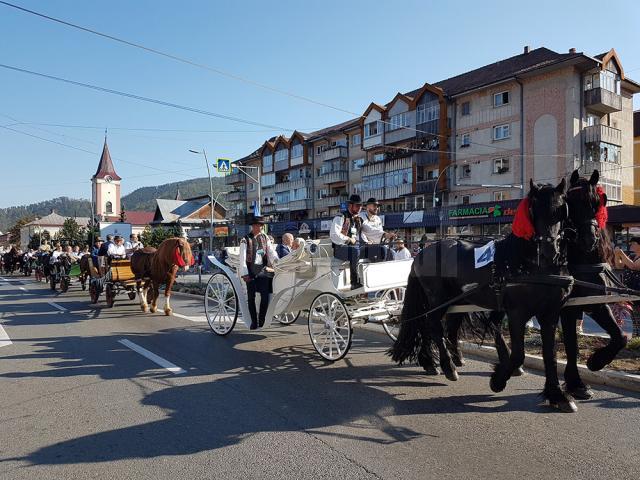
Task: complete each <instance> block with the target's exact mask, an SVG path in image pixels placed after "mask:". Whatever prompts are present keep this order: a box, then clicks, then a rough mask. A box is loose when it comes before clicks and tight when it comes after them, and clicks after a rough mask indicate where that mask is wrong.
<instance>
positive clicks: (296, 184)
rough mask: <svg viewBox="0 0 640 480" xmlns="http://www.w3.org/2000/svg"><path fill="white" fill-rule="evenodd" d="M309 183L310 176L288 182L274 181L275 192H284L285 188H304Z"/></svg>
mask: <svg viewBox="0 0 640 480" xmlns="http://www.w3.org/2000/svg"><path fill="white" fill-rule="evenodd" d="M310 185H311V179H310V178H299V179H297V180H290V181H288V182H280V183H276V187H275V190H276V192H286V191H287V190H293V189H295V188H305V187H309V186H310Z"/></svg>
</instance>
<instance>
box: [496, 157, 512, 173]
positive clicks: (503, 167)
mask: <svg viewBox="0 0 640 480" xmlns="http://www.w3.org/2000/svg"><path fill="white" fill-rule="evenodd" d="M508 171H509V159H508V158H494V159H493V173H497V174H501V173H507V172H508Z"/></svg>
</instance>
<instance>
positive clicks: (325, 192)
mask: <svg viewBox="0 0 640 480" xmlns="http://www.w3.org/2000/svg"><path fill="white" fill-rule="evenodd" d="M316 193H317V195H318V200H320V199H321V198H324V197H328V196H329V190H328V189H326V188H323V189H321V190H318V191H317V192H316Z"/></svg>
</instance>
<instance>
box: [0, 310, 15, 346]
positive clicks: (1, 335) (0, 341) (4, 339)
mask: <svg viewBox="0 0 640 480" xmlns="http://www.w3.org/2000/svg"><path fill="white" fill-rule="evenodd" d="M0 317H1V314H0ZM12 343H13V342H11V339H10V338H9V335H7V332H5V331H4V328H2V324H0V347H6V346H7V345H11V344H12Z"/></svg>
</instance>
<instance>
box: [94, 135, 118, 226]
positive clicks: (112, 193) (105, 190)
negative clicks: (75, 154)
mask: <svg viewBox="0 0 640 480" xmlns="http://www.w3.org/2000/svg"><path fill="white" fill-rule="evenodd" d="M120 180H122V179H121V178H120V177H119V176H118V174H117V173H116V169H115V168H114V166H113V162H112V161H111V155H110V154H109V147H108V146H107V139H106V137H105V139H104V147H103V148H102V156H101V157H100V163H99V164H98V170H97V171H96V173H95V175H94V176H93V177H91V183H92V197H93V205H94V207H93V208H94V211H93V213H94V215H96V216H97V217H98V219H100V220H103V221H105V220H106V221H108V220H111V219H112V218H116V219H117V218H119V217H120V211H121V209H120ZM115 221H117V220H115Z"/></svg>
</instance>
